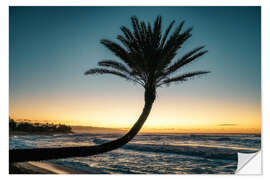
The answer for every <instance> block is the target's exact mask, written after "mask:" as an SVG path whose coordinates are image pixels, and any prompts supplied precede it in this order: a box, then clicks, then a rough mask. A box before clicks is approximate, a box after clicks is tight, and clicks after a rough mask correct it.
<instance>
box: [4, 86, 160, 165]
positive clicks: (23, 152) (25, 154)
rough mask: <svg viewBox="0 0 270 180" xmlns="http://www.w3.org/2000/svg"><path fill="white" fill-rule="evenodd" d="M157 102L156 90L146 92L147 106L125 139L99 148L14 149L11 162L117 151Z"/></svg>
mask: <svg viewBox="0 0 270 180" xmlns="http://www.w3.org/2000/svg"><path fill="white" fill-rule="evenodd" d="M154 100H155V90H152V91H147V90H146V91H145V105H144V108H143V112H142V114H141V115H140V117H139V119H138V120H137V122H136V123H135V124H134V125H133V127H132V128H131V129H130V130H129V132H128V133H127V134H125V135H124V136H123V137H121V138H119V139H116V140H113V141H110V142H108V143H104V144H101V145H97V146H78V147H63V148H36V149H13V150H10V151H9V162H10V163H14V162H24V161H40V160H49V159H60V158H70V157H83V156H91V155H96V154H100V153H104V152H108V151H112V150H114V149H117V148H119V147H121V146H123V145H125V144H127V143H128V142H129V141H130V140H131V139H133V138H134V137H135V136H136V135H137V133H138V132H139V131H140V129H141V128H142V126H143V124H144V122H145V120H146V119H147V117H148V115H149V113H150V111H151V108H152V104H153V102H154Z"/></svg>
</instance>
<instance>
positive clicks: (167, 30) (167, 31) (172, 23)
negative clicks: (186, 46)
mask: <svg viewBox="0 0 270 180" xmlns="http://www.w3.org/2000/svg"><path fill="white" fill-rule="evenodd" d="M174 23H175V21H172V22H171V24H170V25H169V26H168V28H167V29H166V31H165V34H164V36H163V38H162V41H161V44H160V47H161V48H162V47H163V46H164V43H165V41H166V39H167V37H168V34H169V33H170V30H171V29H172V27H173V25H174Z"/></svg>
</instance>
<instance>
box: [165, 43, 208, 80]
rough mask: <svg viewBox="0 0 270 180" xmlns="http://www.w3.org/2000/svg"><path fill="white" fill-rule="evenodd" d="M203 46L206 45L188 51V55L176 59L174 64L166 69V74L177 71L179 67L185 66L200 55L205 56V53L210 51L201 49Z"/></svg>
mask: <svg viewBox="0 0 270 180" xmlns="http://www.w3.org/2000/svg"><path fill="white" fill-rule="evenodd" d="M202 48H204V46H201V47H199V48H196V49H194V50H192V51H191V52H189V53H187V54H186V55H184V56H183V57H182V58H180V59H179V60H178V61H176V62H175V63H174V64H173V65H171V66H170V67H168V68H167V69H166V70H165V75H168V74H171V73H173V72H175V71H177V70H178V69H179V68H181V67H183V66H184V65H186V64H188V63H190V62H192V61H194V60H196V59H197V58H199V57H200V56H203V55H204V54H205V53H207V52H208V51H201V52H198V51H200V50H201V49H202Z"/></svg>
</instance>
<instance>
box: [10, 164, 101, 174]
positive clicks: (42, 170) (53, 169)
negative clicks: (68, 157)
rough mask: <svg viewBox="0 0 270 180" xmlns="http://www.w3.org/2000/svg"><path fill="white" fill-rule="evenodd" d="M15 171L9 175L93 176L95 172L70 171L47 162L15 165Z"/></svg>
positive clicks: (70, 169)
mask: <svg viewBox="0 0 270 180" xmlns="http://www.w3.org/2000/svg"><path fill="white" fill-rule="evenodd" d="M15 168H16V169H17V171H16V172H15V173H14V172H10V174H95V173H97V172H96V171H94V170H93V172H86V171H81V170H76V169H72V168H69V167H66V166H62V165H58V164H54V163H49V162H25V163H16V165H15Z"/></svg>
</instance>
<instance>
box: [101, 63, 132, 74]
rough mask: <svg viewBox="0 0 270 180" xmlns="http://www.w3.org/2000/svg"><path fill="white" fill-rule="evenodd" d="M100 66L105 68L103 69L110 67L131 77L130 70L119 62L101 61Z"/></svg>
mask: <svg viewBox="0 0 270 180" xmlns="http://www.w3.org/2000/svg"><path fill="white" fill-rule="evenodd" d="M98 65H99V66H103V67H110V68H113V69H116V70H118V71H121V72H123V73H127V74H128V75H130V73H131V72H130V70H128V68H127V67H126V66H125V65H124V64H122V63H120V62H117V61H112V60H104V61H99V62H98Z"/></svg>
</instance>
